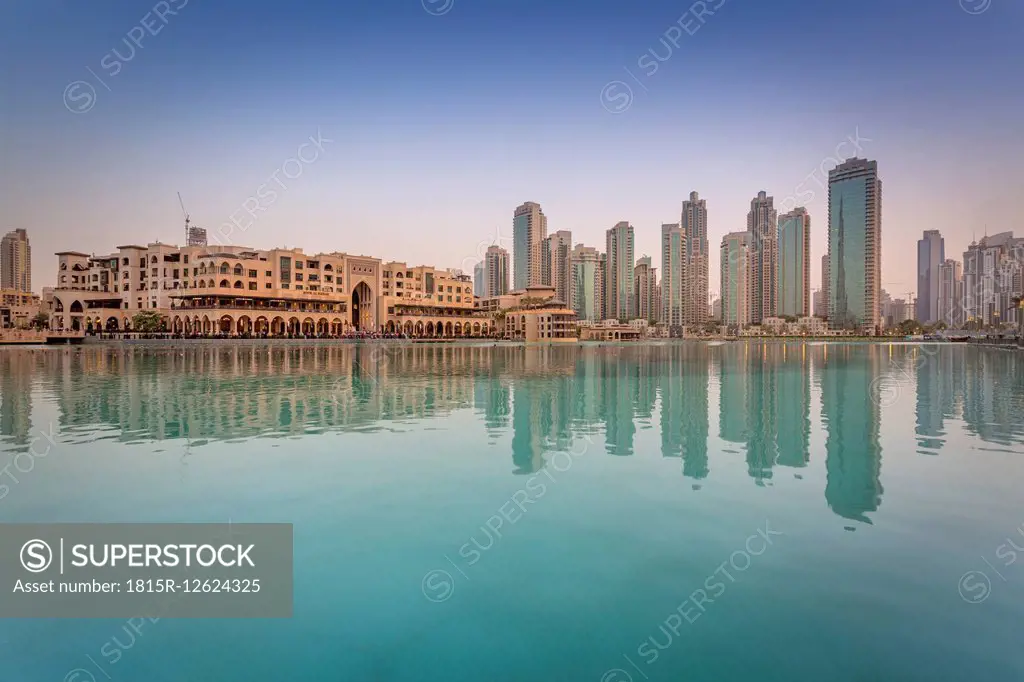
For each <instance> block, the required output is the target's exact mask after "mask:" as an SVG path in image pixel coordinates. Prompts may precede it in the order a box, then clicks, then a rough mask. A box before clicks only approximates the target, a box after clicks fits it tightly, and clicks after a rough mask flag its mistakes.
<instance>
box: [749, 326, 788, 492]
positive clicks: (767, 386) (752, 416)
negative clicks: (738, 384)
mask: <svg viewBox="0 0 1024 682" xmlns="http://www.w3.org/2000/svg"><path fill="white" fill-rule="evenodd" d="M769 348H770V349H771V355H772V357H769ZM778 350H779V346H778V345H777V344H774V343H773V344H759V345H753V344H752V345H751V347H750V353H749V354H748V356H747V363H746V366H747V367H746V371H747V373H748V374H749V375H750V380H749V382H750V383H749V388H750V390H749V392H748V393H747V415H748V416H747V418H748V419H749V420H750V430H749V431H748V433H747V473H748V474H749V475H750V477H751V478H753V479H754V481H756V482H757V484H758V485H764V483H765V481H768V480H771V478H772V468H773V467H774V466H775V462H776V461H777V460H778V458H779V419H780V418H781V415H780V414H779V403H780V402H781V401H782V400H784V399H785V398H783V397H782V396H780V395H779V385H778V381H777V380H778V372H777V370H778V365H777V363H778V362H779V358H776V357H774V356H775V355H776V353H777V352H778ZM778 354H779V355H781V353H778Z"/></svg>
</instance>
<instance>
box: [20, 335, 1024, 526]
mask: <svg viewBox="0 0 1024 682" xmlns="http://www.w3.org/2000/svg"><path fill="white" fill-rule="evenodd" d="M920 353H921V351H920V350H919V349H916V348H915V347H913V346H874V345H872V346H864V345H854V344H851V345H841V344H834V345H819V346H811V345H805V344H799V343H791V344H781V343H758V342H756V341H755V342H745V343H736V344H727V345H723V346H719V347H708V346H706V345H703V344H695V343H665V344H661V345H644V346H608V345H604V346H601V347H596V348H595V347H580V346H575V345H574V346H566V347H559V346H554V347H539V348H538V347H531V348H523V347H507V346H498V347H492V346H491V345H490V344H485V345H478V346H470V345H459V346H442V345H422V344H414V345H407V344H401V345H398V344H396V345H372V344H363V345H357V344H341V345H324V346H291V345H241V344H231V345H227V344H223V345H221V344H211V345H204V346H196V345H187V346H177V347H172V346H166V347H114V346H97V347H81V348H76V349H48V350H43V351H34V352H33V351H28V350H23V349H18V350H11V351H4V352H0V452H7V453H10V452H14V451H17V449H18V448H22V449H23V448H24V447H25V446H26V445H27V443H28V442H29V440H30V431H31V430H33V429H35V428H44V427H45V426H46V425H45V424H43V425H40V424H33V417H35V418H36V419H38V417H36V416H35V413H34V412H33V410H34V409H35V408H36V406H37V405H38V404H40V403H41V402H47V403H53V404H54V405H55V407H56V420H57V426H58V432H59V433H60V434H61V438H62V440H65V441H72V442H73V441H75V440H76V439H81V440H86V439H89V440H92V439H95V438H98V437H102V438H111V439H119V440H121V441H123V442H137V441H148V440H161V439H178V438H184V439H188V442H189V444H191V445H197V444H201V442H202V441H204V440H226V439H245V438H256V437H275V436H276V437H279V436H289V435H301V434H314V433H321V432H325V431H362V432H366V431H373V430H379V429H402V428H405V427H406V426H407V425H408V424H409V422H410V421H414V420H427V419H435V418H443V417H445V416H448V415H451V414H453V413H455V412H457V411H461V410H473V411H475V412H476V413H477V415H478V417H479V421H480V422H481V424H482V425H483V427H484V430H485V432H486V433H487V434H488V440H490V441H491V442H492V443H495V442H497V441H498V440H499V439H501V438H502V437H503V436H505V435H506V434H510V435H511V451H512V453H511V454H512V465H513V471H514V472H516V473H533V472H536V471H538V470H540V469H541V468H542V467H544V466H546V461H547V459H546V458H547V456H548V453H550V452H551V451H556V450H561V451H565V450H569V449H570V448H572V449H573V451H574V452H579V451H580V448H581V447H583V446H581V445H580V444H579V443H578V440H579V439H581V438H583V437H584V436H586V437H590V438H593V439H594V442H598V441H597V437H603V439H604V443H605V450H606V451H607V453H609V454H612V455H617V456H629V455H633V454H636V452H637V450H638V445H637V443H638V442H640V443H644V442H646V441H645V440H639V441H638V439H637V434H638V433H639V431H638V429H643V428H647V427H648V425H650V426H651V427H654V428H660V431H661V433H660V438H661V442H660V450H661V456H662V457H668V458H676V457H677V458H680V459H681V460H682V462H681V464H682V466H681V469H682V474H683V475H684V476H686V477H688V478H691V479H694V481H695V485H694V487H699V485H700V482H702V481H703V480H704V479H707V478H708V477H709V476H710V472H711V470H712V468H713V466H712V465H713V462H711V461H710V460H709V444H708V441H709V424H710V421H709V405H708V401H709V395H713V393H714V390H713V389H714V387H713V386H712V385H711V378H712V377H716V381H717V391H718V411H719V418H718V424H719V436H720V438H721V439H722V441H725V442H726V443H736V444H738V445H740V446H741V447H742V450H743V452H744V457H745V463H744V464H745V468H746V470H747V472H748V474H749V476H750V477H751V478H752V479H753V480H754V481H755V482H756V483H757V484H758V485H763V484H765V483H767V482H769V481H770V480H771V479H772V476H773V474H774V473H776V472H777V469H776V467H780V466H785V467H794V468H800V467H806V466H807V464H808V462H809V460H810V433H811V421H810V402H811V377H812V376H813V377H814V382H815V384H816V388H817V389H818V391H819V392H820V396H821V427H822V430H823V431H824V435H825V457H824V470H825V475H826V483H825V498H826V501H827V503H828V505H829V506H830V507H831V508H832V509H833V511H834V512H835V513H836V514H838V515H840V516H842V517H844V518H849V519H855V520H859V521H865V522H866V521H868V516H867V515H868V514H870V513H872V512H874V511H876V510H877V509H878V508H879V506H880V504H881V497H882V484H881V455H882V452H881V450H882V447H881V442H880V426H879V420H880V418H881V412H882V411H883V409H884V408H883V407H880V406H879V404H878V402H877V400H876V399H875V398H877V396H875V395H874V394H873V393H872V383H873V382H874V381H876V379H877V378H878V377H879V376H888V377H889V378H891V379H892V380H893V381H895V382H901V383H900V388H901V391H902V393H903V395H904V396H906V397H905V398H904V399H906V400H909V399H910V398H909V396H910V395H911V391H913V395H914V396H915V399H916V402H915V403H914V407H915V414H916V421H915V426H914V430H915V434H916V436H917V439H918V445H919V448H920V449H921V450H922V451H924V452H928V453H929V454H934V453H936V452H938V451H940V450H941V448H942V447H943V446H944V445H945V443H946V432H947V428H948V424H947V422H948V421H949V420H958V421H962V428H963V430H964V431H965V432H966V433H967V434H969V435H974V436H976V437H977V438H979V439H981V440H982V441H985V442H991V443H998V444H1002V445H1020V444H1021V443H1022V442H1024V438H1022V433H1024V410H1021V407H1022V403H1024V385H1022V378H1021V376H1020V374H1019V371H1020V370H1021V369H1024V368H1021V367H1020V366H1019V364H1018V363H1019V362H1020V360H1019V359H1018V357H1017V355H1016V354H1014V353H1009V352H1002V351H995V350H984V349H978V348H973V347H946V348H944V349H942V350H941V351H938V352H936V353H934V354H933V355H930V356H929V357H927V358H926V359H922V358H921V357H920ZM912 384H913V385H912ZM894 409H898V408H894ZM897 413H898V412H894V414H897ZM586 447H588V448H589V447H590V446H589V445H588V446H586ZM639 447H642V446H639ZM640 454H645V453H642V452H641V453H640ZM712 456H715V455H712ZM718 456H721V457H722V461H723V463H727V462H728V460H729V458H730V457H734V455H730V454H729V453H728V451H727V452H726V453H722V454H720V455H718ZM819 461H820V460H819ZM3 464H4V462H3V461H2V458H0V466H2V465H3Z"/></svg>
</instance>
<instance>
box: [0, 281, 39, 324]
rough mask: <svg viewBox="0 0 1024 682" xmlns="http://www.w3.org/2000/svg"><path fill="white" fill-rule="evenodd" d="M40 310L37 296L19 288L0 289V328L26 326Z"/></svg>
mask: <svg viewBox="0 0 1024 682" xmlns="http://www.w3.org/2000/svg"><path fill="white" fill-rule="evenodd" d="M40 310H41V302H40V298H39V296H36V295H35V294H33V293H31V292H28V291H21V290H20V289H0V329H8V328H19V329H25V328H28V327H30V326H32V323H33V321H34V320H35V317H36V315H38V314H39V311H40Z"/></svg>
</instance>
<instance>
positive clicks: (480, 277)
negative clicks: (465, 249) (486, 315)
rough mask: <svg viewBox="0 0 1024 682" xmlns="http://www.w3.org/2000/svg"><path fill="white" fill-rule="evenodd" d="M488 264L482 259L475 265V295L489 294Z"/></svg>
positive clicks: (481, 296) (479, 296)
mask: <svg viewBox="0 0 1024 682" xmlns="http://www.w3.org/2000/svg"><path fill="white" fill-rule="evenodd" d="M486 272H487V264H486V262H485V261H480V262H479V263H477V264H476V265H474V266H473V295H474V296H476V297H478V298H483V297H484V296H486V295H487V274H486Z"/></svg>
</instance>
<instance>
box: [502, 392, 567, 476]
mask: <svg viewBox="0 0 1024 682" xmlns="http://www.w3.org/2000/svg"><path fill="white" fill-rule="evenodd" d="M514 386H515V390H514V393H513V401H512V463H513V464H514V465H515V467H516V471H515V473H517V474H532V473H534V472H536V471H539V470H540V469H541V468H542V467H543V466H544V452H545V450H568V449H569V447H570V446H571V440H572V439H571V434H570V431H569V403H570V390H569V389H570V382H569V381H568V379H567V378H566V377H564V376H556V377H553V378H539V377H532V376H526V377H523V378H522V379H520V380H518V381H516V382H515V384H514Z"/></svg>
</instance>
